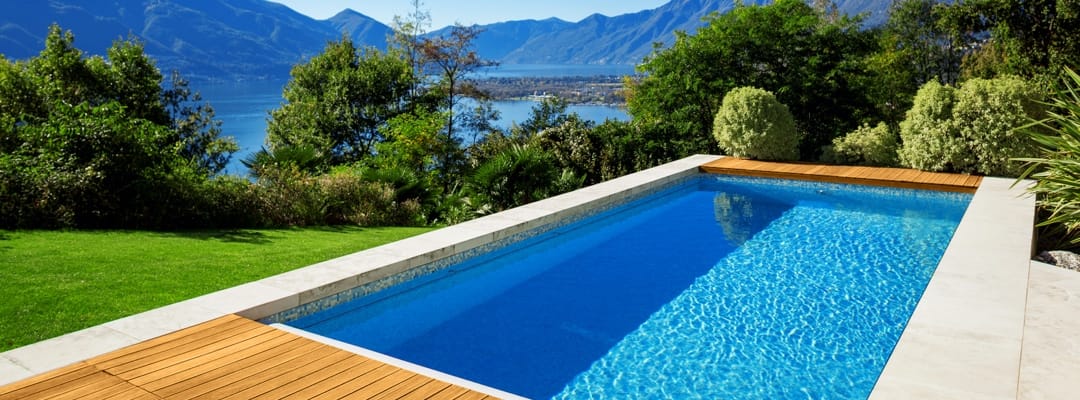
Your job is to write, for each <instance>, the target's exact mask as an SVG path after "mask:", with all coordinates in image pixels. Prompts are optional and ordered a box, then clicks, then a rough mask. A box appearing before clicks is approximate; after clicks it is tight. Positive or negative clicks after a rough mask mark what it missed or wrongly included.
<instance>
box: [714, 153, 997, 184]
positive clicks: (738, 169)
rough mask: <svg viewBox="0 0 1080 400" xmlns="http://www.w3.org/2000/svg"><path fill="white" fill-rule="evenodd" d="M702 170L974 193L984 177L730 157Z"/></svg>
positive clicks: (740, 174) (727, 173)
mask: <svg viewBox="0 0 1080 400" xmlns="http://www.w3.org/2000/svg"><path fill="white" fill-rule="evenodd" d="M699 169H700V170H701V171H704V172H708V173H714V174H726V175H738V176H758V177H766V178H783V179H797V180H810V181H820V182H832V183H846V184H861V185H874V186H892V187H901V188H913V189H931V190H948V191H957V192H969V193H970V192H974V189H975V188H977V187H978V185H979V183H981V177H971V176H968V175H963V174H945V173H931V172H923V171H916V170H910V169H903V168H881V167H866V166H839V165H820V164H805V163H777V162H764V161H754V160H741V159H735V158H730V157H727V158H722V159H719V160H715V161H712V162H709V163H706V164H703V165H702V166H701V167H700V168H699Z"/></svg>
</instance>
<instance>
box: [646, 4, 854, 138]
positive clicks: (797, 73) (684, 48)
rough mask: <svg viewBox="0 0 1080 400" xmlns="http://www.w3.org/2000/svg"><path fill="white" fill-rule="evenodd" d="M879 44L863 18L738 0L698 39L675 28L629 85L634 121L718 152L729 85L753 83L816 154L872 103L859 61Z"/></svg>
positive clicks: (715, 17) (710, 20) (801, 6)
mask: <svg viewBox="0 0 1080 400" xmlns="http://www.w3.org/2000/svg"><path fill="white" fill-rule="evenodd" d="M874 48H875V42H874V36H873V34H872V33H870V32H867V31H865V30H862V29H860V23H859V20H858V19H852V18H848V17H846V16H844V17H839V18H837V20H836V21H835V22H829V21H828V18H825V16H824V15H822V13H821V12H819V11H816V10H814V9H813V8H812V7H810V6H809V5H807V4H806V3H805V2H803V1H799V0H779V1H777V2H775V3H773V4H771V5H766V6H743V5H740V6H736V7H735V9H733V10H731V11H730V12H728V13H726V14H723V15H717V14H713V15H712V16H710V17H709V18H708V21H707V24H706V25H705V26H704V27H702V28H700V29H699V30H698V31H697V32H696V33H695V34H694V35H689V34H686V33H682V32H678V33H677V36H676V40H675V44H674V45H673V46H671V47H670V48H668V49H662V50H657V51H656V52H654V53H653V54H652V55H650V56H649V57H647V58H646V60H645V62H644V63H643V64H642V65H641V66H640V67H639V68H640V70H641V71H642V72H644V73H645V78H643V79H642V80H641V81H640V82H636V83H634V82H631V85H630V87H629V94H628V96H627V97H628V106H629V110H630V113H631V114H632V115H633V116H634V118H635V120H641V121H642V122H643V123H645V124H649V125H655V126H657V127H659V128H660V129H663V130H666V131H667V132H668V135H669V137H670V138H671V140H672V141H673V142H674V146H675V147H676V148H677V153H678V154H679V155H685V154H692V153H694V152H710V151H715V150H716V143H715V141H714V140H713V139H712V138H710V137H709V132H712V124H713V119H714V117H715V115H716V112H717V110H718V109H719V106H720V101H721V99H723V97H724V95H725V94H726V93H727V92H728V91H729V90H731V89H734V88H736V87H740V86H752V87H757V88H761V89H765V90H769V91H771V92H773V93H775V94H776V97H777V98H778V99H779V100H780V102H781V103H783V104H786V105H788V107H789V108H790V109H791V112H792V114H793V115H794V116H795V119H796V123H797V128H798V129H799V131H800V132H802V133H803V135H804V137H805V139H804V140H803V143H802V146H801V154H802V158H803V159H813V158H815V157H816V155H817V153H818V152H819V151H820V149H821V147H822V146H824V145H826V144H828V143H829V142H830V141H831V140H832V139H833V138H834V137H835V136H837V135H839V134H841V133H844V132H847V131H848V130H850V129H851V128H853V127H854V126H857V124H858V122H859V120H860V119H861V118H862V117H863V115H862V114H861V113H863V112H864V111H863V110H866V109H868V108H870V107H868V104H869V101H868V99H867V98H866V96H865V95H864V94H863V91H862V90H861V88H860V87H859V85H860V83H861V82H863V80H864V77H865V76H866V74H867V72H866V70H865V66H864V64H863V63H862V61H861V60H862V59H863V58H864V57H865V56H866V55H867V54H869V53H870V52H871V51H872V50H873V49H874Z"/></svg>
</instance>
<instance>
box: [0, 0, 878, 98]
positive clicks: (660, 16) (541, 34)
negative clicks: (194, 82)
mask: <svg viewBox="0 0 1080 400" xmlns="http://www.w3.org/2000/svg"><path fill="white" fill-rule="evenodd" d="M734 1H735V0H672V1H670V2H669V3H667V4H664V5H663V6H660V7H658V8H656V9H652V10H644V11H640V12H636V13H631V14H623V15H617V16H610V17H609V16H605V15H600V14H594V15H591V16H589V17H587V18H585V19H583V20H581V21H578V22H567V21H563V20H560V19H556V18H549V19H545V20H525V21H510V22H501V23H496V24H490V25H484V26H481V28H482V29H483V30H484V32H483V33H481V34H480V36H479V37H477V39H476V41H475V42H474V45H475V46H476V49H477V50H478V52H479V53H480V55H481V56H483V57H484V58H487V59H490V60H496V61H500V62H502V63H504V64H636V63H638V62H641V60H642V58H644V57H645V56H646V55H648V54H649V53H650V52H651V51H652V49H653V43H663V44H665V45H667V44H670V43H672V42H673V41H674V38H675V35H674V32H675V31H678V30H681V31H685V32H691V33H692V32H694V31H695V30H696V29H697V28H698V27H700V26H701V25H702V23H703V22H702V18H704V17H705V16H706V15H708V14H710V13H712V12H726V11H728V10H730V9H732V8H733V7H734ZM767 1H768V0H746V1H745V2H746V3H747V4H758V3H764V2H767ZM808 1H810V0H808ZM889 3H890V0H837V5H838V6H839V9H840V11H842V12H845V13H848V14H858V13H862V12H866V13H868V15H869V18H868V20H867V23H868V24H870V25H874V24H879V23H881V22H882V21H884V19H885V18H886V17H887V10H888V5H889ZM53 22H57V23H59V24H60V26H61V27H63V28H64V29H67V30H71V31H72V32H74V33H75V38H76V43H75V44H76V46H78V47H79V48H80V49H83V50H84V51H86V52H87V53H90V54H103V53H104V52H105V49H107V48H108V47H109V46H110V44H111V43H112V42H113V41H114V40H116V39H119V38H122V37H126V36H128V35H129V34H130V35H135V36H137V37H139V39H140V40H142V41H143V43H144V45H145V48H146V52H147V54H149V55H150V56H152V57H153V58H154V59H155V60H157V63H158V67H160V68H161V69H162V71H166V73H168V71H172V70H174V69H175V70H179V71H181V72H183V73H184V75H185V76H188V77H193V78H211V79H225V80H243V79H265V78H271V79H283V78H284V77H286V76H288V71H289V69H290V68H291V66H292V65H294V64H296V63H298V62H302V61H303V60H305V59H307V58H309V57H311V56H312V55H314V54H317V53H318V52H320V51H322V49H323V48H324V47H325V46H326V43H327V41H330V40H337V39H339V38H340V37H341V36H342V35H348V36H349V37H350V38H352V39H353V40H354V42H356V43H357V44H361V45H370V46H375V47H378V48H382V49H385V47H386V38H387V36H388V35H389V34H390V33H391V29H390V28H389V27H387V26H386V25H384V24H382V23H380V22H378V21H375V20H373V19H371V18H369V17H367V16H365V15H364V14H361V13H359V12H356V11H354V10H351V9H346V10H343V11H342V12H340V13H338V14H337V15H335V16H333V17H331V18H329V19H327V20H324V21H319V20H314V19H312V18H309V17H307V16H304V15H302V14H299V13H297V12H295V11H293V10H291V9H289V8H288V7H285V6H283V5H280V4H277V3H273V2H270V1H266V0H96V1H82V0H35V1H29V2H22V3H21V4H19V5H18V6H14V5H6V6H4V13H2V14H0V54H3V55H4V56H5V57H7V58H9V59H23V58H27V57H31V56H34V55H36V54H38V53H39V52H40V51H41V49H42V48H43V47H44V41H45V35H46V34H47V33H48V26H49V24H51V23H53ZM444 32H445V30H439V31H435V32H432V33H431V34H432V35H439V34H441V33H444Z"/></svg>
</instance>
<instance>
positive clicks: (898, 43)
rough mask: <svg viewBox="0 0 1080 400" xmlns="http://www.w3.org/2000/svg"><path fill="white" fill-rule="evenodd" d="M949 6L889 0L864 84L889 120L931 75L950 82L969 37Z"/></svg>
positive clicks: (895, 118) (957, 76) (907, 105)
mask: <svg viewBox="0 0 1080 400" xmlns="http://www.w3.org/2000/svg"><path fill="white" fill-rule="evenodd" d="M953 14H955V13H953V12H952V9H951V8H950V7H949V6H948V5H947V4H943V3H941V2H939V1H937V0H894V1H893V2H892V5H891V6H890V7H889V20H888V22H886V23H885V26H884V27H883V28H882V29H881V35H880V39H879V44H880V47H881V49H880V51H879V52H877V53H876V54H873V55H871V56H870V57H869V58H868V60H867V62H868V64H869V65H870V68H869V70H870V71H871V72H872V74H873V75H874V77H873V78H872V79H873V80H872V83H871V84H867V85H864V87H865V88H866V90H868V91H869V92H870V96H871V97H872V98H874V99H875V103H876V104H877V106H878V107H879V111H880V112H881V113H882V116H883V118H884V119H885V120H887V121H889V122H890V123H894V124H895V123H899V121H900V120H901V119H903V113H904V112H905V111H907V110H908V109H909V108H911V99H912V98H914V96H915V92H917V91H918V90H919V88H920V87H922V85H924V84H925V83H926V82H929V81H931V80H937V81H939V82H942V83H945V84H949V85H955V84H956V83H957V82H958V81H959V79H960V65H961V61H962V59H963V56H964V54H965V50H964V49H965V48H967V46H966V45H967V44H968V43H970V41H971V36H970V34H968V33H967V32H965V31H963V30H962V29H960V28H959V27H958V26H956V23H955V21H954V20H955V17H954V16H953Z"/></svg>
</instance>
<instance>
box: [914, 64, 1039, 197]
mask: <svg viewBox="0 0 1080 400" xmlns="http://www.w3.org/2000/svg"><path fill="white" fill-rule="evenodd" d="M1040 96H1041V91H1040V90H1038V88H1037V87H1035V86H1034V85H1033V84H1031V83H1029V82H1027V81H1025V80H1023V79H1020V78H1018V77H1003V78H997V79H991V80H986V79H972V80H969V81H967V82H965V83H964V84H963V86H962V87H961V88H960V89H959V90H957V89H953V88H952V87H948V86H943V85H941V84H938V83H936V82H931V83H928V84H926V85H925V86H923V88H922V89H920V90H919V94H918V95H917V96H916V98H915V106H914V107H913V108H912V110H911V111H910V112H909V113H908V118H907V119H906V120H904V122H902V123H901V124H900V136H901V139H902V140H903V143H904V144H903V146H902V147H901V149H900V151H899V155H900V162H901V163H902V164H903V165H905V166H909V167H912V168H918V169H923V170H930V171H952V172H965V173H979V174H986V175H999V176H1001V175H1004V176H1015V175H1016V174H1017V173H1019V172H1020V171H1019V166H1018V165H1016V164H1013V163H1010V162H1009V159H1010V158H1013V157H1026V156H1030V155H1031V154H1032V152H1033V151H1034V148H1033V144H1032V143H1031V142H1030V141H1029V140H1027V137H1026V136H1025V135H1021V134H1019V133H1017V132H1016V131H1015V129H1016V128H1018V127H1020V126H1022V125H1024V123H1025V121H1026V120H1027V119H1028V118H1038V117H1039V115H1040V114H1041V112H1042V111H1041V108H1040V107H1039V106H1038V103H1037V101H1038V100H1039V98H1040Z"/></svg>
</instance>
